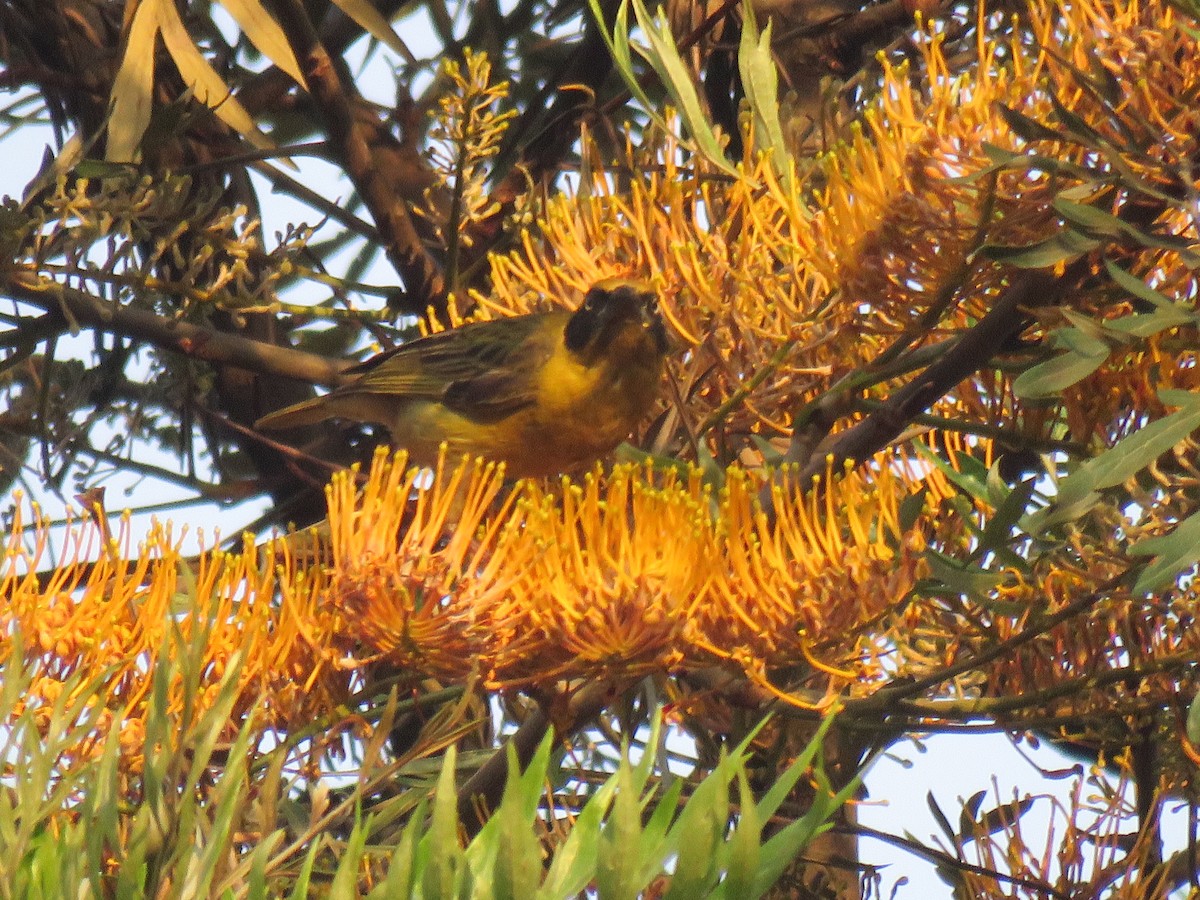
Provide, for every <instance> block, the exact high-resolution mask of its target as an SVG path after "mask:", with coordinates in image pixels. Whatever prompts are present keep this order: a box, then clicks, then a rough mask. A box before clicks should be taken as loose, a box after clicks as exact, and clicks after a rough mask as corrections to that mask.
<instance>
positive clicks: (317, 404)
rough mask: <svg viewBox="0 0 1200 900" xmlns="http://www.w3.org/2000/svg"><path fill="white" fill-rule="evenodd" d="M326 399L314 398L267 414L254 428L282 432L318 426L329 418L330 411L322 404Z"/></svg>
mask: <svg viewBox="0 0 1200 900" xmlns="http://www.w3.org/2000/svg"><path fill="white" fill-rule="evenodd" d="M324 399H325V398H324V397H313V398H312V399H311V400H305V401H303V402H301V403H293V404H292V405H291V406H285V407H284V408H283V409H277V410H275V412H273V413H267V414H266V415H265V416H263V417H262V418H261V419H259V420H258V421H257V422H255V423H254V427H255V428H257V429H260V430H262V431H282V430H283V429H285V428H303V427H304V426H306V425H316V424H317V423H318V422H324V421H325V420H326V419H328V418H329V411H328V410H327V409H325V407H324V404H323V403H322V402H321V401H323V400H324Z"/></svg>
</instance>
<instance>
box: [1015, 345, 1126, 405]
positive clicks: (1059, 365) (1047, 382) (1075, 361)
mask: <svg viewBox="0 0 1200 900" xmlns="http://www.w3.org/2000/svg"><path fill="white" fill-rule="evenodd" d="M1055 343H1056V344H1058V345H1060V346H1068V347H1069V348H1070V349H1068V352H1066V353H1060V354H1059V355H1058V356H1054V357H1051V358H1050V359H1048V360H1046V361H1045V362H1041V363H1038V364H1037V365H1035V366H1031V367H1030V368H1028V369H1026V370H1025V371H1024V372H1022V373H1021V374H1020V375H1018V376H1017V377H1016V378H1015V379H1014V380H1013V393H1015V394H1016V395H1017V396H1018V397H1020V398H1021V399H1024V400H1029V399H1035V398H1038V397H1052V396H1054V395H1056V394H1058V393H1060V392H1061V391H1063V390H1066V389H1067V388H1069V387H1070V386H1071V385H1073V384H1078V383H1079V382H1080V381H1082V380H1083V379H1084V378H1087V376H1089V375H1091V374H1092V373H1093V372H1095V371H1096V370H1097V369H1098V368H1100V367H1101V366H1102V365H1104V363H1105V362H1107V361H1108V353H1109V347H1108V344H1106V343H1104V342H1103V341H1096V340H1094V339H1091V338H1089V337H1088V336H1087V335H1084V334H1083V333H1082V332H1081V331H1080V330H1079V329H1078V328H1061V329H1059V330H1058V331H1057V332H1055Z"/></svg>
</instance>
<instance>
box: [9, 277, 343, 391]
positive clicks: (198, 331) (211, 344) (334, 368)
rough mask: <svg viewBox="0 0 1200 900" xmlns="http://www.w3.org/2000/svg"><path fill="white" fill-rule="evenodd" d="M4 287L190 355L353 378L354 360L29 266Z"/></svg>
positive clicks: (310, 376)
mask: <svg viewBox="0 0 1200 900" xmlns="http://www.w3.org/2000/svg"><path fill="white" fill-rule="evenodd" d="M3 287H4V289H5V291H6V292H7V293H8V294H9V295H10V296H11V297H13V299H15V300H18V301H21V302H24V303H29V304H32V305H34V306H37V307H40V308H41V309H44V310H47V311H51V312H52V311H54V310H61V311H62V312H63V313H65V314H66V315H67V316H68V317H69V318H71V319H73V320H74V321H75V322H77V323H78V324H80V325H85V326H87V327H89V328H96V329H99V330H101V331H105V332H111V333H114V334H120V335H123V336H125V337H132V338H137V339H139V340H143V341H145V342H146V343H148V344H152V345H153V346H155V347H158V348H159V349H162V350H169V351H172V352H174V353H181V354H183V355H184V356H187V357H190V358H191V359H198V360H202V361H204V362H207V363H212V364H214V365H231V366H237V367H238V368H242V369H246V370H248V371H251V372H256V373H258V374H260V375H277V376H282V377H284V378H292V379H296V380H297V381H307V382H310V383H312V384H321V385H326V386H328V387H337V386H338V385H340V384H344V383H346V382H347V381H350V380H352V379H350V378H346V377H344V376H343V374H342V373H343V372H344V371H345V370H346V369H347V368H349V367H350V365H352V363H349V362H344V361H341V360H330V359H326V358H325V357H323V356H317V355H316V354H313V353H305V352H304V351H302V350H293V349H291V348H290V347H278V346H275V345H272V344H266V343H263V342H261V341H253V340H250V339H249V338H244V337H241V336H240V335H236V334H229V333H226V332H223V331H219V330H217V329H215V328H207V327H205V326H203V325H196V324H194V323H192V322H184V321H180V320H178V319H167V318H164V317H162V316H159V315H155V314H154V313H152V312H149V311H148V310H144V309H135V308H133V307H130V306H121V305H119V304H113V303H109V302H106V301H104V300H101V299H100V298H98V297H95V296H93V295H91V294H88V293H86V292H84V291H81V290H78V289H76V288H69V287H65V286H63V285H61V284H59V283H58V282H55V281H51V280H49V279H43V278H39V277H37V276H36V275H33V274H30V273H28V272H11V273H9V275H8V277H7V278H6V279H5V280H4V284H3Z"/></svg>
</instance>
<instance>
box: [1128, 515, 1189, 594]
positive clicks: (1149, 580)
mask: <svg viewBox="0 0 1200 900" xmlns="http://www.w3.org/2000/svg"><path fill="white" fill-rule="evenodd" d="M1129 552H1130V554H1132V555H1133V556H1153V557H1154V561H1153V562H1151V563H1150V565H1148V566H1146V568H1144V569H1143V570H1142V572H1141V574H1140V575H1138V580H1137V582H1136V583H1135V584H1134V586H1133V592H1134V593H1135V594H1151V593H1154V592H1155V591H1157V590H1159V589H1160V588H1163V587H1165V586H1167V585H1168V583H1170V582H1171V581H1172V580H1174V579H1175V578H1176V577H1178V575H1179V573H1180V572H1182V571H1183V570H1184V569H1187V568H1189V567H1191V566H1194V565H1195V564H1196V563H1197V562H1200V513H1193V514H1192V515H1190V516H1188V517H1187V518H1186V519H1184V520H1183V521H1182V522H1180V523H1179V524H1178V525H1176V526H1175V530H1174V531H1172V532H1171V533H1170V534H1164V535H1162V536H1161V537H1152V538H1146V539H1144V540H1141V541H1138V542H1137V543H1136V544H1134V545H1133V546H1132V547H1130V548H1129Z"/></svg>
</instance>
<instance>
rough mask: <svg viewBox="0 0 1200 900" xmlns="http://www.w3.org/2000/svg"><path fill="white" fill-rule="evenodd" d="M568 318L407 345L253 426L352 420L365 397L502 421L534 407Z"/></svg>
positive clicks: (560, 314)
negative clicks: (541, 374) (539, 378)
mask: <svg viewBox="0 0 1200 900" xmlns="http://www.w3.org/2000/svg"><path fill="white" fill-rule="evenodd" d="M569 316H570V314H569V313H567V312H566V311H555V312H549V313H542V314H535V315H527V316H514V317H512V318H508V319H497V320H495V321H492V322H476V323H472V324H469V325H462V326H460V327H458V328H454V329H450V330H449V331H442V332H439V333H438V334H433V335H430V336H428V337H424V338H419V339H418V340H415V341H409V342H408V343H406V344H401V345H400V346H399V347H396V348H395V349H393V350H388V351H385V352H384V353H380V354H378V355H377V356H374V357H372V358H371V359H368V360H367V361H366V362H363V363H360V364H359V365H357V366H353V367H352V368H350V369H347V370H346V374H348V375H356V374H357V375H359V376H360V377H359V378H358V380H356V381H353V382H351V383H350V384H348V385H346V386H344V387H342V388H339V389H337V390H335V391H333V392H332V393H330V394H326V395H325V396H323V397H317V398H315V399H313V400H309V401H306V402H305V403H301V404H296V405H295V406H292V407H288V408H287V409H285V410H280V411H278V412H276V413H272V414H271V415H269V416H265V417H264V418H263V419H260V420H259V422H258V423H256V424H258V425H260V426H262V425H264V424H265V426H266V427H268V428H290V427H295V426H298V425H308V424H312V423H314V422H319V421H321V420H322V419H325V418H329V417H330V416H338V415H341V416H347V415H350V410H351V409H353V410H354V413H355V414H354V415H351V416H350V417H351V418H355V417H359V416H362V415H364V412H363V410H362V409H359V408H357V407H356V406H355V404H356V403H357V401H356V400H355V399H354V398H355V397H359V398H362V399H363V401H368V396H364V395H369V397H377V398H386V397H392V398H395V399H396V401H402V400H406V399H407V400H431V401H438V402H441V403H444V404H445V405H446V407H447V408H449V409H452V410H454V411H455V412H458V413H460V414H461V415H463V416H466V417H467V418H469V419H473V420H475V421H480V422H486V421H496V420H498V419H502V418H504V417H505V416H507V415H509V414H511V413H513V412H515V411H516V410H518V409H521V408H523V407H526V406H529V405H530V404H532V403H535V402H536V401H537V395H536V387H537V384H536V375H537V372H538V370H539V369H540V368H541V366H542V365H544V364H545V361H546V360H547V359H549V358H550V356H551V354H553V352H554V349H555V348H556V347H557V346H558V344H559V343H560V342H561V340H562V333H563V329H564V328H565V326H566V321H567V319H568V318H569ZM360 405H361V404H360ZM376 407H377V404H374V403H373V402H370V408H371V409H372V410H374V409H376ZM370 418H371V420H374V418H375V416H374V415H372V416H371V417H370Z"/></svg>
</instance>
